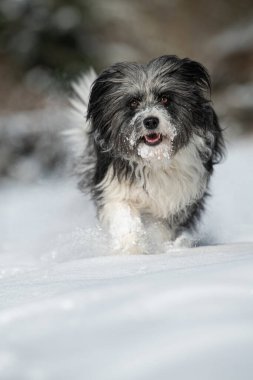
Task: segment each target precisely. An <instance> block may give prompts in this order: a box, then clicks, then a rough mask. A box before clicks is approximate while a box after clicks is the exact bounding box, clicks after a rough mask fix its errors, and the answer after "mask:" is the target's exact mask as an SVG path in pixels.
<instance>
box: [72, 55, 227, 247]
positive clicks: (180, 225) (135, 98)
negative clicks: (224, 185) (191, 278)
mask: <svg viewBox="0 0 253 380" xmlns="http://www.w3.org/2000/svg"><path fill="white" fill-rule="evenodd" d="M73 88H74V93H75V94H74V97H73V98H72V100H71V103H72V106H73V108H74V109H75V110H77V113H78V115H79V124H80V131H81V130H82V133H81V134H79V135H77V134H76V136H78V138H77V140H78V144H79V145H80V144H81V145H80V146H79V149H77V151H78V154H77V157H78V158H77V161H78V165H77V172H78V175H79V186H80V188H81V189H82V190H83V191H88V192H89V193H90V194H91V195H92V198H93V200H94V201H95V205H96V208H97V215H98V219H99V221H100V222H101V224H102V225H103V226H105V227H106V229H107V231H108V232H109V234H110V236H111V244H112V247H113V249H114V250H115V251H116V252H119V253H145V252H147V251H148V240H151V241H152V240H155V239H156V237H157V236H159V239H161V241H164V242H165V244H166V242H167V244H168V246H174V247H184V246H185V247H190V246H193V245H194V244H195V239H194V238H193V236H194V231H195V230H196V224H197V222H198V221H199V219H200V216H201V214H202V212H203V210H204V206H205V200H206V197H207V196H208V195H209V191H208V185H209V181H210V177H211V175H212V173H213V167H214V165H215V164H217V163H218V162H220V160H221V158H222V156H223V151H224V139H223V133H222V129H221V127H220V125H219V122H218V118H217V116H216V114H215V111H214V110H213V107H212V104H211V100H210V92H211V83H210V77H209V74H208V72H207V70H206V69H205V67H204V66H203V65H202V64H200V63H198V62H196V61H193V60H190V59H189V58H183V59H180V58H178V57H177V56H175V55H164V56H161V57H158V58H155V59H153V60H151V61H150V62H148V63H147V64H138V63H125V62H123V63H116V64H114V65H112V66H111V67H109V68H107V69H105V70H104V71H102V72H101V74H100V75H98V76H96V74H95V72H94V71H92V70H91V71H90V72H89V73H88V74H86V75H84V76H83V77H82V78H81V79H80V80H79V82H77V83H75V84H74V86H73Z"/></svg>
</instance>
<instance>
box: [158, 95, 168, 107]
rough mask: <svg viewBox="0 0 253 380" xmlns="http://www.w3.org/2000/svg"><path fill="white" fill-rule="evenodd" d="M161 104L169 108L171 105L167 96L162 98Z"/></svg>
mask: <svg viewBox="0 0 253 380" xmlns="http://www.w3.org/2000/svg"><path fill="white" fill-rule="evenodd" d="M160 102H161V103H162V104H163V105H164V106H167V105H168V104H169V98H168V97H167V96H162V97H161V99H160Z"/></svg>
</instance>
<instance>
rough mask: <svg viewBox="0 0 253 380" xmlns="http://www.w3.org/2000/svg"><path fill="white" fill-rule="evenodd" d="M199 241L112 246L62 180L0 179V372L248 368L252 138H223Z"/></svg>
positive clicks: (8, 376)
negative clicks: (139, 251)
mask: <svg viewBox="0 0 253 380" xmlns="http://www.w3.org/2000/svg"><path fill="white" fill-rule="evenodd" d="M228 151H229V155H228V158H227V161H226V162H225V163H224V164H223V165H220V166H218V167H217V168H216V169H217V170H216V175H215V177H214V179H213V182H212V193H213V197H212V198H211V199H210V200H209V203H208V209H207V213H206V215H205V218H204V221H203V224H202V226H201V229H200V246H199V247H198V248H193V249H186V250H171V251H168V252H166V253H161V251H157V252H154V253H156V254H155V255H139V256H112V255H111V254H110V252H108V249H107V247H108V243H107V239H106V236H105V235H104V234H103V232H102V231H100V229H99V227H98V226H97V222H96V218H95V210H94V208H93V206H92V204H91V203H90V201H89V200H88V199H87V198H85V197H84V196H83V195H82V194H81V193H79V192H78V190H76V189H75V185H74V183H73V182H71V181H66V180H65V179H64V178H62V179H54V180H52V179H51V180H44V181H42V182H37V183H35V184H34V185H25V184H18V183H14V182H5V183H3V184H2V185H1V188H0V197H1V203H0V214H1V215H0V233H1V239H0V378H1V379H4V380H15V379H18V380H30V379H31V380H42V379H43V380H51V379H52V380H55V379H61V380H64V379H66V380H67V379H68V380H69V379H75V380H78V379H80V380H81V379H82V380H83V379H88V380H93V379H103V380H106V379H108V380H114V379H115V380H116V379H117V380H118V379H121V380H124V379H131V380H134V379H138V380H139V379H143V380H144V379H145V380H147V379H150V380H151V379H152V380H153V379H159V380H163V379H164V380H165V379H166V380H167V379H177V380H178V379H179V380H180V379H186V378H187V379H194V380H198V379H201V380H203V379H205V380H208V379H210V380H211V379H212V380H213V379H221V380H226V379H229V380H231V379H244V380H247V379H252V373H253V372H252V371H253V362H252V349H253V283H252V272H253V212H252V211H253V210H252V208H253V192H252V189H253V177H252V175H251V172H252V163H253V150H252V142H242V143H240V144H239V145H234V146H232V147H230V148H229V149H228Z"/></svg>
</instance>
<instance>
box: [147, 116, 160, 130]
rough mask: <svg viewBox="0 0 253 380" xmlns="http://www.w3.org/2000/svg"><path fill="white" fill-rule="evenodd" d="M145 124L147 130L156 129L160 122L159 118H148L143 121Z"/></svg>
mask: <svg viewBox="0 0 253 380" xmlns="http://www.w3.org/2000/svg"><path fill="white" fill-rule="evenodd" d="M143 124H144V126H145V128H147V129H155V128H157V126H158V124H159V120H158V118H157V117H147V118H146V119H144V120H143Z"/></svg>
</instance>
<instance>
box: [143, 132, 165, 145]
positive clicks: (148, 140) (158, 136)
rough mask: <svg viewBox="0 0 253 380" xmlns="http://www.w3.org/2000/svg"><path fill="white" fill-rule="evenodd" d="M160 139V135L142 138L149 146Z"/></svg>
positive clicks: (155, 134)
mask: <svg viewBox="0 0 253 380" xmlns="http://www.w3.org/2000/svg"><path fill="white" fill-rule="evenodd" d="M160 138H161V135H160V133H151V134H150V135H145V136H144V139H145V141H147V142H148V143H149V144H155V143H157V142H158V141H159V140H160Z"/></svg>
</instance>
